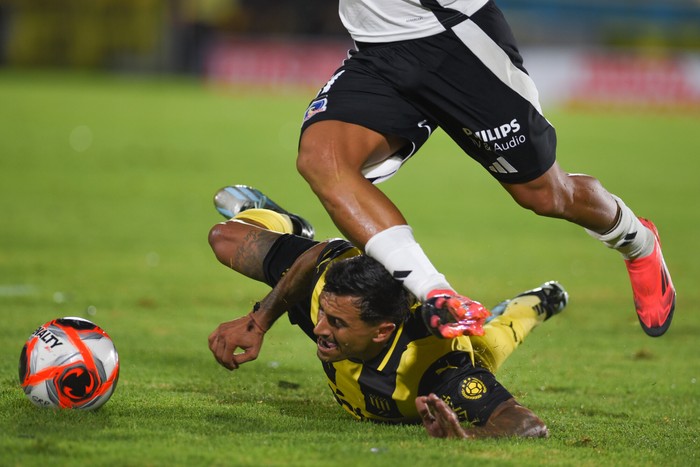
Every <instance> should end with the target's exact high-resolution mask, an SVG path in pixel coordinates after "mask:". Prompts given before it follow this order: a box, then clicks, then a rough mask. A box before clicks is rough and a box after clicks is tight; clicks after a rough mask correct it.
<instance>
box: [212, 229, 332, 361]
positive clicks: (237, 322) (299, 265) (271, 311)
mask: <svg viewBox="0 0 700 467" xmlns="http://www.w3.org/2000/svg"><path fill="white" fill-rule="evenodd" d="M325 245H326V244H325V243H321V244H319V245H315V246H313V247H312V248H310V249H309V250H307V251H306V252H304V253H303V254H302V255H301V256H299V258H297V260H296V261H295V262H294V264H293V265H292V266H291V268H290V269H289V271H287V273H286V274H285V275H284V277H282V279H280V281H279V282H278V283H277V285H276V286H275V287H274V288H273V289H272V290H271V291H270V293H268V294H267V295H266V296H265V298H263V299H262V300H261V301H260V302H258V303H256V304H255V306H254V307H253V310H252V311H251V312H250V313H248V315H246V316H243V317H240V318H236V319H234V320H232V321H228V322H225V323H222V324H220V325H219V326H218V327H217V328H216V329H215V330H214V332H212V333H211V334H210V335H209V350H211V352H212V354H213V355H214V358H215V359H216V361H217V362H218V363H219V364H220V365H221V366H223V367H224V368H227V369H229V370H236V369H238V367H239V366H240V365H242V364H243V363H246V362H250V361H252V360H255V359H256V358H258V354H259V353H260V349H261V347H262V343H263V338H264V336H265V333H266V332H267V331H268V330H269V329H270V327H271V326H272V325H273V324H274V322H275V321H277V319H278V318H279V317H280V316H282V315H283V314H284V313H285V312H286V311H287V310H288V309H289V307H290V306H292V305H294V304H296V303H298V302H299V301H300V300H302V299H303V298H304V297H305V296H306V294H307V293H308V291H309V289H310V287H311V281H312V279H313V272H314V268H315V266H316V259H317V257H318V255H319V254H320V252H321V250H322V249H323V248H324V247H325Z"/></svg>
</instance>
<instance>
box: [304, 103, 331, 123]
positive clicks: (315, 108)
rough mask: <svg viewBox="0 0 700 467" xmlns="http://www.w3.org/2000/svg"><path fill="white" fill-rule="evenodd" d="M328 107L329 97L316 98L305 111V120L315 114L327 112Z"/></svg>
mask: <svg viewBox="0 0 700 467" xmlns="http://www.w3.org/2000/svg"><path fill="white" fill-rule="evenodd" d="M327 108H328V99H327V98H325V97H324V98H323V99H316V100H315V101H313V102H312V103H311V104H310V105H309V108H308V109H306V112H304V121H307V120H308V119H310V118H311V117H313V116H314V115H316V114H318V113H321V112H325V111H326V109H327Z"/></svg>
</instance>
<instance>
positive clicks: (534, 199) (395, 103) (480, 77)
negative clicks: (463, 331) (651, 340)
mask: <svg viewBox="0 0 700 467" xmlns="http://www.w3.org/2000/svg"><path fill="white" fill-rule="evenodd" d="M340 17H341V20H342V22H343V24H344V25H345V27H346V29H347V30H348V32H349V33H350V35H351V37H352V38H353V39H354V41H355V45H356V49H355V50H352V51H350V54H349V57H348V59H347V60H345V62H344V63H343V65H342V66H341V67H340V68H338V69H337V70H336V71H335V73H334V74H333V75H332V77H331V78H330V79H329V80H328V82H327V83H326V84H325V86H323V87H322V89H321V90H320V91H319V93H318V95H317V96H316V98H314V99H313V101H312V102H311V103H310V105H309V107H308V109H307V111H306V114H305V115H304V122H303V126H302V134H301V139H300V144H299V154H298V158H297V168H298V170H299V172H300V173H301V174H302V176H303V177H304V178H305V179H306V181H307V182H308V183H309V186H310V187H311V189H312V190H313V191H314V193H316V195H317V196H318V198H319V199H320V201H321V203H322V204H323V206H324V207H325V208H326V210H327V211H328V213H329V215H330V216H331V218H332V219H333V221H334V222H335V224H336V226H337V227H338V228H339V230H340V231H341V232H342V233H343V235H344V236H345V237H346V238H347V239H349V240H350V241H352V242H353V243H354V244H355V245H356V246H358V247H360V248H362V249H363V250H364V251H365V252H366V253H367V254H368V255H370V256H372V257H374V258H376V259H377V260H378V261H379V262H381V263H382V264H383V265H384V266H385V267H386V268H387V269H388V270H389V271H390V272H392V273H393V274H394V276H395V277H396V278H398V279H401V280H403V281H404V284H405V286H406V287H407V288H408V289H409V290H411V291H412V292H413V294H414V295H416V296H417V297H418V298H420V299H421V300H427V299H435V298H436V299H437V300H438V301H439V303H445V304H447V305H450V304H453V303H457V301H456V300H443V299H442V298H444V297H452V298H455V299H457V300H462V301H463V302H465V303H468V302H469V300H468V299H466V298H464V297H462V296H460V295H459V294H457V293H456V291H455V290H454V289H453V288H452V286H451V285H450V284H449V282H448V281H447V279H446V278H445V277H444V275H442V274H441V273H439V272H438V270H437V269H436V268H435V267H434V266H433V264H432V263H431V262H430V260H429V259H428V258H427V256H426V255H425V253H424V252H423V250H422V249H421V247H420V246H419V244H418V243H417V242H416V240H415V239H414V235H413V230H412V229H411V227H410V226H409V225H408V223H407V221H406V219H405V218H404V216H403V214H402V213H401V211H400V210H399V209H398V208H397V206H396V205H394V203H393V202H392V200H390V199H389V198H388V197H387V196H386V195H385V194H384V193H383V192H381V191H380V190H379V189H378V188H377V187H376V186H375V185H374V184H376V183H379V182H381V181H383V180H386V179H387V178H389V177H391V176H393V175H394V174H395V173H396V172H397V171H398V170H399V168H400V167H401V165H402V164H403V163H405V162H406V161H407V160H408V159H409V158H410V157H412V156H413V155H414V154H415V153H416V152H417V151H418V149H419V148H420V147H421V146H422V145H423V144H424V143H425V141H426V140H427V139H428V138H429V136H430V135H431V134H432V133H433V131H435V130H436V129H437V128H441V129H442V130H443V131H445V132H446V133H447V134H448V135H449V136H450V138H452V140H454V141H455V143H456V144H457V145H458V146H459V147H460V148H461V149H462V150H463V151H464V152H465V153H467V154H469V156H470V157H471V158H472V159H474V160H475V161H476V162H477V163H478V164H479V165H480V166H481V167H483V168H484V169H485V170H486V171H487V173H489V174H490V175H491V176H493V177H494V178H495V179H496V180H497V181H498V182H499V183H500V184H501V185H502V186H503V188H504V189H505V190H506V191H507V192H508V193H509V194H510V195H511V196H512V198H513V199H514V200H515V201H516V202H517V203H518V204H519V205H520V206H522V207H524V208H526V209H530V210H532V211H533V212H535V213H536V214H538V215H542V216H547V217H554V218H560V219H565V220H567V221H570V222H573V223H575V224H577V225H579V226H581V227H583V228H584V229H586V231H587V232H588V233H589V234H590V235H591V236H593V237H594V238H596V239H598V240H600V241H601V242H602V243H603V244H605V245H606V246H608V247H610V248H613V249H615V250H617V251H619V252H620V253H621V255H622V257H623V258H624V260H625V264H626V266H627V270H628V274H629V278H630V281H631V284H632V291H633V296H634V303H635V308H636V311H637V316H638V318H639V322H640V324H641V326H642V328H643V330H644V331H645V332H646V333H647V334H649V335H650V336H660V335H661V334H663V333H664V332H666V330H667V329H668V327H669V326H670V324H671V319H672V317H673V312H674V308H675V297H676V293H675V289H674V287H673V282H672V281H671V276H670V274H669V271H668V269H667V267H666V264H665V262H664V258H663V255H662V253H661V244H660V240H659V236H658V232H657V231H656V227H655V226H654V224H653V223H652V222H650V221H648V220H646V219H641V218H637V216H636V215H635V214H634V212H633V211H632V210H631V209H630V208H629V207H628V206H626V205H625V203H624V202H623V201H622V200H621V199H620V198H618V197H616V196H614V195H612V194H611V193H609V192H608V191H607V190H606V189H605V188H604V187H603V186H602V185H601V183H600V182H599V181H598V180H597V179H595V178H594V177H591V176H588V175H582V174H571V173H568V172H567V171H565V170H564V169H563V168H561V167H560V166H559V164H558V163H557V162H556V141H557V138H556V133H555V130H554V128H553V127H552V125H551V124H550V122H549V121H548V120H547V119H546V118H545V116H544V114H543V112H542V108H541V106H540V103H539V96H538V91H537V88H536V87H535V84H534V83H533V81H532V79H531V78H530V76H529V75H528V73H527V70H526V68H525V66H524V64H523V59H522V57H521V55H520V53H519V52H518V47H517V45H516V42H515V39H514V37H513V35H512V33H511V30H510V27H509V25H508V24H507V22H506V20H505V18H504V17H503V14H502V13H501V11H500V9H499V8H498V7H497V5H496V4H495V3H494V1H493V0H340ZM629 175H630V176H633V174H632V173H630V174H629ZM458 183H459V182H458V181H457V182H455V181H452V182H451V186H445V185H446V183H445V181H444V180H443V177H441V171H440V169H439V168H436V170H435V172H434V173H431V174H428V175H426V179H425V185H424V187H423V189H422V190H421V192H420V195H418V194H417V195H416V196H420V197H421V199H424V200H430V202H435V203H436V204H437V203H439V198H440V197H446V196H449V197H454V196H462V197H463V198H465V199H471V200H478V202H480V203H482V202H484V200H483V199H482V198H478V194H477V193H469V187H468V186H463V187H459V186H455V185H457V184H458ZM449 215H450V214H447V213H446V214H445V215H443V219H446V218H448V216H449ZM453 215H460V216H463V215H465V214H464V213H454V214H453ZM441 221H443V220H436V222H441ZM477 224H478V222H477ZM448 308H449V310H450V311H452V312H455V313H458V312H459V310H460V307H457V308H454V307H452V306H448Z"/></svg>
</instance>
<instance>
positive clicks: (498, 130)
mask: <svg viewBox="0 0 700 467" xmlns="http://www.w3.org/2000/svg"><path fill="white" fill-rule="evenodd" d="M465 18H466V17H465ZM357 46H358V47H357V50H353V51H351V52H350V57H349V58H348V59H347V60H346V61H345V62H344V63H343V65H342V66H341V67H340V68H339V69H338V70H336V72H335V74H334V75H333V77H332V78H331V79H330V80H329V81H328V82H327V83H326V85H325V86H324V87H323V88H322V89H321V90H320V92H319V94H318V95H317V96H316V98H315V99H314V100H313V101H312V102H311V104H310V105H309V107H308V109H307V110H306V113H305V115H304V122H303V125H302V132H303V131H304V130H305V129H306V128H307V127H308V126H309V125H312V124H313V123H315V122H318V121H322V120H340V121H343V122H348V123H354V124H358V125H361V126H364V127H366V128H370V129H372V130H374V131H377V132H379V133H382V134H385V135H396V136H400V137H402V138H404V139H406V140H407V141H408V143H407V145H406V146H404V147H403V148H402V149H401V150H400V151H399V152H398V153H397V154H395V155H394V156H393V157H392V158H390V160H389V161H387V162H386V163H385V164H384V165H376V166H373V167H366V168H365V170H364V174H365V177H366V178H368V179H369V180H371V181H372V182H381V181H383V180H385V179H387V178H389V177H391V176H392V175H393V174H394V173H396V171H397V170H398V169H399V168H400V166H401V164H403V163H404V162H405V161H406V160H408V158H410V157H411V156H412V155H413V154H414V153H415V152H416V151H417V150H418V149H419V148H420V147H421V146H422V145H423V144H424V143H425V142H426V141H427V139H428V138H429V137H430V135H431V133H432V132H433V131H434V130H435V128H437V127H440V128H442V129H443V130H444V131H445V132H447V134H448V135H449V136H450V137H451V138H452V139H453V140H454V141H455V142H456V143H457V144H458V145H459V146H460V147H461V148H462V149H463V150H464V151H465V152H466V153H467V154H469V155H470V156H471V157H472V158H473V159H474V160H476V161H477V162H478V163H479V164H481V165H482V166H483V167H484V168H485V169H487V170H488V171H489V173H491V175H493V176H494V177H495V178H496V179H497V180H499V181H501V182H505V183H524V182H528V181H530V180H533V179H535V178H537V177H539V176H540V175H542V174H543V173H545V172H546V171H547V170H548V169H549V168H550V167H551V166H552V164H553V163H554V160H555V153H556V134H555V130H554V128H553V127H552V126H551V124H550V123H549V122H548V121H547V119H546V118H545V117H544V116H543V115H542V112H541V108H540V104H539V101H538V94H537V89H536V88H535V86H534V83H533V82H532V80H531V79H530V77H529V76H528V74H527V72H526V71H525V68H524V67H523V61H522V58H521V56H520V54H519V52H518V50H517V46H516V44H515V39H514V38H513V35H512V33H511V31H510V27H509V26H508V24H507V23H506V21H505V18H504V17H503V15H502V13H501V11H500V10H499V9H498V7H497V6H496V5H495V4H494V3H493V2H489V3H487V4H486V5H485V6H484V7H483V8H481V9H480V10H479V11H478V12H476V13H475V14H474V15H472V16H471V17H469V18H467V19H465V20H464V21H462V22H460V23H458V24H456V25H453V26H452V27H451V28H450V29H448V30H446V31H445V32H443V33H441V34H438V35H435V36H431V37H426V38H422V39H415V40H408V41H401V42H392V43H385V44H357Z"/></svg>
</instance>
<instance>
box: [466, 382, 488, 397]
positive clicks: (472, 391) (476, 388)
mask: <svg viewBox="0 0 700 467" xmlns="http://www.w3.org/2000/svg"><path fill="white" fill-rule="evenodd" d="M461 389H462V397H464V398H465V399H470V400H475V399H481V397H482V396H483V395H484V394H486V385H485V384H484V383H483V382H482V381H481V380H480V379H478V378H467V379H465V380H464V381H462V388H461Z"/></svg>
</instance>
